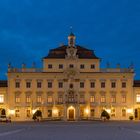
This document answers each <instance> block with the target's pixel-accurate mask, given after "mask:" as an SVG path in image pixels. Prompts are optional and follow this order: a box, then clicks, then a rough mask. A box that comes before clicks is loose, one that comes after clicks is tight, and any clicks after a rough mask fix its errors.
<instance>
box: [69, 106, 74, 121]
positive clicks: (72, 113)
mask: <svg viewBox="0 0 140 140" xmlns="http://www.w3.org/2000/svg"><path fill="white" fill-rule="evenodd" d="M69 120H74V109H70V110H69Z"/></svg>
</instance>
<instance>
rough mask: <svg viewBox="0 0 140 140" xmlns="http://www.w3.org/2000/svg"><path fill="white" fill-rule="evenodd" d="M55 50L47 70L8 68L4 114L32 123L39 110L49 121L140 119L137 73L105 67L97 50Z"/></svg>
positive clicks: (2, 87)
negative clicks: (105, 117)
mask: <svg viewBox="0 0 140 140" xmlns="http://www.w3.org/2000/svg"><path fill="white" fill-rule="evenodd" d="M75 38H76V37H75V35H74V34H73V33H71V34H70V35H69V36H68V45H61V46H60V47H58V48H55V49H51V50H50V51H49V53H48V55H47V56H46V57H44V58H43V68H41V69H39V68H36V67H35V65H34V64H33V66H32V67H31V68H26V65H25V64H22V68H20V69H19V68H14V67H12V66H11V65H10V64H9V65H8V72H7V81H3V80H1V81H0V114H1V112H2V110H3V109H4V110H5V111H6V115H7V116H10V117H11V119H12V120H15V121H18V120H19V121H26V120H32V116H33V114H34V112H35V111H36V110H40V111H41V112H42V117H43V118H44V119H49V120H55V119H61V120H65V121H67V120H76V121H77V120H84V119H89V120H93V119H98V118H100V116H101V112H102V110H106V111H107V112H108V113H109V114H110V117H111V119H112V120H128V119H129V117H130V116H133V117H134V119H135V120H140V81H138V80H134V75H135V74H134V69H133V67H132V66H130V67H129V68H120V65H119V64H118V65H117V66H116V68H110V67H109V65H108V66H107V68H100V58H98V57H97V56H96V55H95V53H94V51H93V50H89V49H87V48H85V47H82V46H79V45H75Z"/></svg>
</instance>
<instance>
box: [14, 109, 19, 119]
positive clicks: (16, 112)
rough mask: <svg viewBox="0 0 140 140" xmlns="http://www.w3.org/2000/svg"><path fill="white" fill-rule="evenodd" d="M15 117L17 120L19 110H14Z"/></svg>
mask: <svg viewBox="0 0 140 140" xmlns="http://www.w3.org/2000/svg"><path fill="white" fill-rule="evenodd" d="M15 117H17V118H18V117H20V111H19V109H16V110H15Z"/></svg>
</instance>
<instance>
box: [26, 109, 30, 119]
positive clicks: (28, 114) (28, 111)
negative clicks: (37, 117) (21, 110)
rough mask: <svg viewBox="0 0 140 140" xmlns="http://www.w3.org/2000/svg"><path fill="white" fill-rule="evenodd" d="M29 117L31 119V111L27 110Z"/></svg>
mask: <svg viewBox="0 0 140 140" xmlns="http://www.w3.org/2000/svg"><path fill="white" fill-rule="evenodd" d="M27 117H28V118H29V117H31V110H30V109H27Z"/></svg>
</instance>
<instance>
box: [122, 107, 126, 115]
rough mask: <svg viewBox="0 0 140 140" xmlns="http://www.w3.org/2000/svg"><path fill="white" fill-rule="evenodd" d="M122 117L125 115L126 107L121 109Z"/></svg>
mask: <svg viewBox="0 0 140 140" xmlns="http://www.w3.org/2000/svg"><path fill="white" fill-rule="evenodd" d="M122 117H126V109H122Z"/></svg>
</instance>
